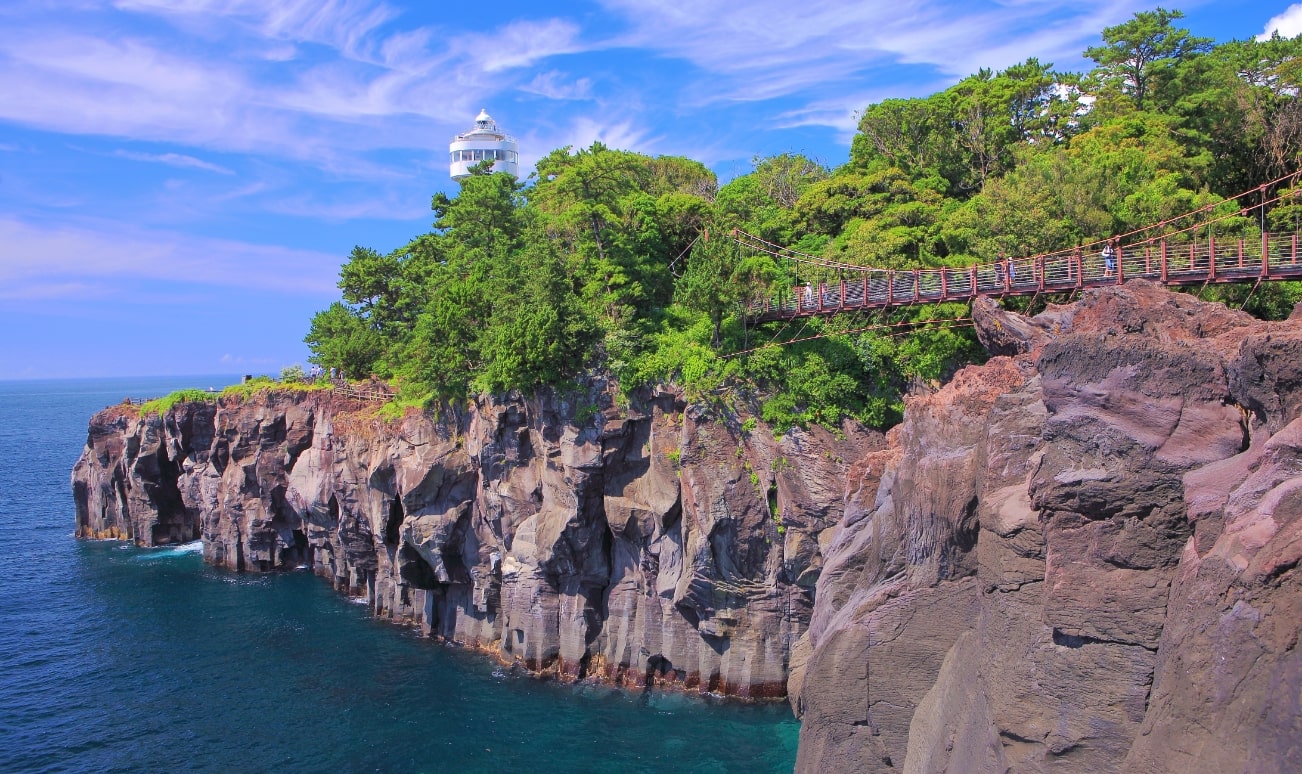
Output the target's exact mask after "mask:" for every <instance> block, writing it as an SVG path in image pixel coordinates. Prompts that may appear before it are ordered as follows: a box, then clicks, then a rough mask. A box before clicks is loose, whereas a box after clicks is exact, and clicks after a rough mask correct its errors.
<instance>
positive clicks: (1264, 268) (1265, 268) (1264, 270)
mask: <svg viewBox="0 0 1302 774" xmlns="http://www.w3.org/2000/svg"><path fill="white" fill-rule="evenodd" d="M1263 196H1264V194H1263ZM1261 276H1263V277H1269V276H1270V234H1269V233H1267V232H1266V231H1265V230H1262V232H1261Z"/></svg>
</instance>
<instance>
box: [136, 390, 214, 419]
mask: <svg viewBox="0 0 1302 774" xmlns="http://www.w3.org/2000/svg"><path fill="white" fill-rule="evenodd" d="M217 395H218V393H215V392H208V391H207V390H194V389H191V390H177V391H176V392H172V393H168V394H167V395H164V396H163V397H161V398H154V399H153V400H147V401H145V402H144V403H142V404H140V414H141V416H143V415H145V414H159V415H161V414H165V413H166V412H168V411H171V410H172V407H173V406H175V405H176V404H178V403H212V402H213V401H215V400H217Z"/></svg>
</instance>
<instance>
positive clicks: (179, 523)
mask: <svg viewBox="0 0 1302 774" xmlns="http://www.w3.org/2000/svg"><path fill="white" fill-rule="evenodd" d="M378 408H379V404H377V403H375V402H366V401H363V400H357V399H353V398H350V397H347V396H345V395H342V394H339V393H337V392H334V391H320V392H293V391H273V392H266V393H262V394H258V395H255V396H254V397H252V398H250V399H248V400H239V399H223V400H222V401H220V402H216V403H207V402H191V403H181V404H178V405H177V406H175V407H174V408H173V409H172V410H170V411H168V412H166V413H165V414H164V415H163V416H161V417H160V416H158V415H157V414H151V415H145V416H141V415H140V412H139V409H137V408H134V407H130V406H119V407H114V408H110V409H107V410H105V411H104V412H101V413H100V414H98V415H97V416H96V417H95V418H94V419H93V420H92V422H91V428H90V435H89V439H88V442H87V447H86V450H85V452H84V454H83V455H82V458H81V459H80V461H79V462H78V463H77V465H76V468H75V469H74V471H73V489H74V494H75V500H76V503H77V530H78V534H79V535H82V536H86V537H110V538H121V539H131V540H134V541H135V542H136V543H137V544H140V545H158V544H163V543H172V542H181V541H186V540H193V539H196V538H202V540H203V550H204V557H205V558H206V559H207V560H208V561H209V562H211V563H213V564H217V565H221V566H224V567H229V568H231V569H234V570H253V571H269V570H275V569H279V568H299V567H303V568H308V569H311V570H312V571H313V572H315V573H317V574H318V575H321V576H323V577H325V578H327V579H329V580H330V581H331V582H332V583H333V584H334V585H335V586H336V587H337V588H338V589H340V590H341V591H344V592H346V593H348V594H351V595H354V596H358V597H364V598H365V599H366V600H367V602H368V604H369V605H370V606H371V607H372V609H373V611H374V612H375V614H376V615H378V616H383V617H388V618H393V619H398V620H402V621H407V622H411V623H413V624H416V625H419V626H420V627H422V629H423V630H424V631H426V632H427V633H430V634H432V635H436V636H439V637H443V638H447V639H448V640H452V641H456V642H460V643H464V644H466V645H469V646H473V647H477V648H481V649H485V650H489V651H491V652H493V653H494V654H497V655H498V656H499V657H501V658H502V659H503V660H505V661H507V662H513V663H519V664H520V665H522V666H524V667H526V668H528V669H529V670H533V671H536V672H542V673H550V674H555V675H557V676H561V677H564V678H570V679H578V678H587V677H594V678H599V679H604V680H607V681H610V682H614V683H618V684H623V685H628V686H639V687H641V686H647V685H658V684H677V685H679V686H681V687H683V688H686V689H689V690H699V691H703V692H704V691H710V692H717V693H723V694H729V695H737V696H747V697H782V696H785V695H786V682H787V672H788V670H787V667H788V661H789V653H790V649H791V645H792V643H794V642H795V641H796V640H797V639H798V638H799V637H800V635H801V634H803V633H804V631H805V629H806V628H807V626H808V622H809V617H810V612H811V610H812V606H813V587H814V583H815V581H816V579H817V577H818V574H819V571H820V569H821V567H822V548H821V545H822V543H823V542H825V541H826V539H827V538H828V537H829V536H830V535H831V532H832V530H833V528H834V527H835V525H836V524H837V523H838V522H839V521H840V519H841V515H842V509H841V502H842V495H841V490H842V482H843V481H844V480H845V470H846V468H847V466H848V464H849V463H848V462H847V461H849V460H854V459H858V458H860V457H862V456H863V455H864V454H865V453H867V452H868V451H869V450H870V449H871V448H874V446H877V445H880V444H881V442H882V437H881V435H880V434H874V433H872V432H867V431H864V430H862V429H858V428H847V432H846V433H842V434H840V435H839V436H834V435H833V434H830V433H827V432H826V431H822V430H813V431H810V432H803V431H797V432H793V433H790V434H788V435H786V436H785V437H783V438H781V439H780V440H775V439H774V437H773V435H772V434H771V433H769V432H767V431H766V430H765V429H763V428H762V427H754V428H753V427H751V425H753V424H754V423H747V424H745V425H743V424H738V423H736V422H732V423H729V422H727V421H721V420H718V419H716V418H715V417H714V416H712V415H711V414H710V412H709V411H707V410H705V409H702V408H700V407H688V406H686V405H684V403H683V402H682V400H681V399H680V398H679V397H678V396H677V395H675V394H674V393H672V392H659V393H657V394H654V395H651V394H648V395H645V396H643V398H642V399H641V400H637V401H635V405H634V406H626V407H616V405H615V401H614V399H613V394H612V391H611V390H610V389H608V388H607V387H606V386H605V385H603V384H593V385H591V386H590V389H589V390H588V391H587V393H586V394H572V395H566V396H564V397H563V398H562V397H560V396H557V395H554V394H543V395H541V396H539V397H537V398H535V399H529V400H526V399H523V398H519V397H513V398H510V399H505V400H495V401H491V402H484V403H481V404H478V405H474V406H471V407H469V408H468V409H465V410H455V411H454V410H446V411H443V412H441V413H438V414H435V413H433V412H416V411H411V412H408V413H407V414H406V415H405V416H403V417H401V418H398V419H392V420H386V419H383V418H381V417H380V416H379V415H378V412H377V409H378Z"/></svg>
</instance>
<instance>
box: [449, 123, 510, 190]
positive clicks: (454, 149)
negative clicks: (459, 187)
mask: <svg viewBox="0 0 1302 774" xmlns="http://www.w3.org/2000/svg"><path fill="white" fill-rule="evenodd" d="M448 151H449V152H450V155H451V157H452V179H453V180H456V181H458V182H459V181H461V180H465V179H466V178H467V177H470V168H471V167H473V166H475V165H476V164H479V163H480V162H483V161H491V162H493V171H494V172H506V173H507V174H509V175H512V176H514V177H519V176H520V144H519V143H518V142H516V141H515V138H514V137H512V136H511V135H509V134H507V133H505V132H503V131H502V130H500V129H498V128H497V122H496V121H494V120H493V117H492V116H490V115H489V114H488V111H487V110H481V111H479V115H477V116H475V128H474V129H471V130H470V131H468V132H462V133H461V134H458V135H457V136H456V137H454V138H452V144H450V145H449V146H448Z"/></svg>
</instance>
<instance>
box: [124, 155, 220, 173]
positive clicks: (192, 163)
mask: <svg viewBox="0 0 1302 774" xmlns="http://www.w3.org/2000/svg"><path fill="white" fill-rule="evenodd" d="M113 155H114V156H117V157H119V158H124V159H131V160H132V161H148V162H151V163H155V164H166V165H168V166H169V167H180V168H181V169H202V170H205V171H207V172H216V173H218V174H220V175H233V174H235V170H233V169H227V168H226V167H223V166H221V165H219V164H213V163H212V162H209V161H204V160H203V159H197V158H195V157H194V156H187V155H185V154H184V153H138V152H136V151H129V150H119V151H117V152H115V153H114V154H113Z"/></svg>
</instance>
